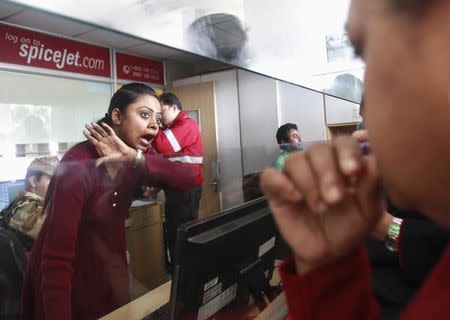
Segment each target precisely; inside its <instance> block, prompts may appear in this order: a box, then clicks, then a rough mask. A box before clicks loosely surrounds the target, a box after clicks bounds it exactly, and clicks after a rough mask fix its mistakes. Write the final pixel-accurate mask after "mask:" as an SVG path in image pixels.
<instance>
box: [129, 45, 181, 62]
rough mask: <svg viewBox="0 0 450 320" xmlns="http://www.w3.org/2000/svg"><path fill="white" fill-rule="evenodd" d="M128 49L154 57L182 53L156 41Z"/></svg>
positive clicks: (162, 57) (144, 55)
mask: <svg viewBox="0 0 450 320" xmlns="http://www.w3.org/2000/svg"><path fill="white" fill-rule="evenodd" d="M128 51H130V52H133V53H135V54H137V55H140V56H143V57H149V58H150V57H153V58H156V59H165V58H167V57H168V56H174V55H177V54H179V53H180V51H178V50H175V49H171V48H167V47H164V46H162V45H159V44H155V43H145V44H140V45H138V46H135V47H131V48H128Z"/></svg>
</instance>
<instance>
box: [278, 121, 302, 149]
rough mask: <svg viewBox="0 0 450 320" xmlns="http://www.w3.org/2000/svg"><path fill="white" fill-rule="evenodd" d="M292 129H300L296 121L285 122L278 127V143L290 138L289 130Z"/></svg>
mask: <svg viewBox="0 0 450 320" xmlns="http://www.w3.org/2000/svg"><path fill="white" fill-rule="evenodd" d="M291 130H297V131H298V127H297V125H296V124H295V123H285V124H283V125H282V126H281V127H279V128H278V130H277V135H276V137H277V142H278V144H281V143H283V141H288V140H289V136H288V135H289V131H291Z"/></svg>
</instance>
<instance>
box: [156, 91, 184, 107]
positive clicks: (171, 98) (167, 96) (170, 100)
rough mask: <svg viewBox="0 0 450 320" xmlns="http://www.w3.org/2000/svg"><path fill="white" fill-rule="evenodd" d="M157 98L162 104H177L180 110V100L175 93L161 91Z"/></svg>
mask: <svg viewBox="0 0 450 320" xmlns="http://www.w3.org/2000/svg"><path fill="white" fill-rule="evenodd" d="M159 100H160V101H161V103H162V104H165V105H167V106H173V105H175V106H177V109H178V110H181V109H182V107H181V102H180V100H179V99H178V98H177V96H176V95H174V94H173V93H170V92H168V93H163V94H162V95H160V96H159Z"/></svg>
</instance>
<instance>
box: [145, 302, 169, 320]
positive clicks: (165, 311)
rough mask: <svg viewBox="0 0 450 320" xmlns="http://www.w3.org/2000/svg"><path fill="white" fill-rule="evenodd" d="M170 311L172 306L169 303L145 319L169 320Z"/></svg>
mask: <svg viewBox="0 0 450 320" xmlns="http://www.w3.org/2000/svg"><path fill="white" fill-rule="evenodd" d="M169 310H170V305H169V303H166V304H164V305H162V306H161V307H159V308H158V309H156V310H155V311H153V312H152V313H151V314H149V315H148V316H147V317H145V318H144V319H145V320H168V319H169Z"/></svg>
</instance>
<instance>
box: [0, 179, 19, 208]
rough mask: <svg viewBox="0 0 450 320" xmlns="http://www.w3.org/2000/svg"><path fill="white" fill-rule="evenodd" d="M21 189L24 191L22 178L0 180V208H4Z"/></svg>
mask: <svg viewBox="0 0 450 320" xmlns="http://www.w3.org/2000/svg"><path fill="white" fill-rule="evenodd" d="M22 191H25V180H23V179H21V180H11V181H2V182H0V210H3V209H4V208H6V207H7V206H8V205H9V204H10V203H11V202H12V201H13V200H14V199H15V198H16V197H17V196H18V194H19V193H20V192H22Z"/></svg>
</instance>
